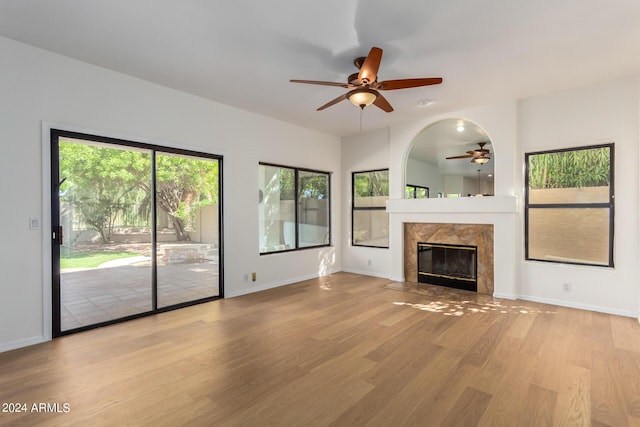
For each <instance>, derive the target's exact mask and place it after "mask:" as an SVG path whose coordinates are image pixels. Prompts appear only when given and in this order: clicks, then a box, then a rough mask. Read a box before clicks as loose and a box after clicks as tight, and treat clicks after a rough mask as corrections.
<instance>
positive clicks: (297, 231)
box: [258, 162, 333, 256]
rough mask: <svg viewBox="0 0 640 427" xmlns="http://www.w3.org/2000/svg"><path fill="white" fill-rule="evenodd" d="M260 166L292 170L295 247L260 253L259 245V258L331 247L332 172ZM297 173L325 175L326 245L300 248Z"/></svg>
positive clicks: (285, 166)
mask: <svg viewBox="0 0 640 427" xmlns="http://www.w3.org/2000/svg"><path fill="white" fill-rule="evenodd" d="M260 166H270V167H276V168H284V169H291V170H293V173H294V176H293V185H294V188H293V194H294V195H295V209H294V218H295V227H294V229H295V235H296V236H295V244H296V247H295V248H291V249H282V250H277V251H269V252H262V251H261V248H260V245H258V252H259V254H260V256H263V255H273V254H281V253H286V252H297V251H304V250H307V249H317V248H326V247H331V246H332V245H333V242H332V230H333V227H332V223H331V213H332V203H331V198H332V191H331V175H332V172H328V171H321V170H317V169H309V168H302V167H296V166H288V165H281V164H277V163H268V162H258V167H260ZM299 172H311V173H317V174H324V175H327V189H328V190H329V194H328V197H327V200H328V202H329V203H328V205H329V206H328V209H329V215H328V224H327V225H328V227H329V231H328V240H329V241H328V243H326V244H321V245H312V246H303V247H300V232H299V227H300V222H299V218H298V208H299V204H300V198H299V196H300V188H299V186H298V177H299Z"/></svg>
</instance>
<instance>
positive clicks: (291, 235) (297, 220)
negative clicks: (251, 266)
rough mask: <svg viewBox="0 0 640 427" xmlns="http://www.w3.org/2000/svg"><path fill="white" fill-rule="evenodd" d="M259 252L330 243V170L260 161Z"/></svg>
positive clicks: (264, 252) (291, 249) (295, 248)
mask: <svg viewBox="0 0 640 427" xmlns="http://www.w3.org/2000/svg"><path fill="white" fill-rule="evenodd" d="M258 184H259V191H258V201H259V205H258V206H259V208H258V209H259V218H260V223H259V228H260V254H268V253H275V252H285V251H293V250H297V249H304V248H313V247H319V246H329V245H330V243H331V240H330V237H331V221H330V212H331V199H330V188H331V180H330V176H329V173H328V172H319V171H313V170H306V169H299V168H292V167H287V166H279V165H271V164H266V163H261V164H260V165H259V183H258Z"/></svg>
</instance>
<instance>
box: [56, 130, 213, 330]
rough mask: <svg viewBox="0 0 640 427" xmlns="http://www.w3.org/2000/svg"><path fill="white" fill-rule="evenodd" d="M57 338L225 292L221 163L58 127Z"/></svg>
mask: <svg viewBox="0 0 640 427" xmlns="http://www.w3.org/2000/svg"><path fill="white" fill-rule="evenodd" d="M51 142H52V147H51V152H52V157H51V160H52V163H51V164H52V168H51V169H52V193H51V205H52V230H53V235H52V268H53V288H52V289H53V329H54V330H53V333H54V336H58V335H62V334H66V333H70V332H74V331H79V330H84V329H88V328H91V327H95V326H101V325H105V324H109V323H114V322H117V321H121V320H126V319H130V318H135V317H139V316H142V315H146V314H150V313H155V312H158V311H163V310H167V309H172V308H177V307H181V306H184V305H190V304H193V303H198V302H203V301H209V300H212V299H215V298H218V297H220V296H222V282H221V274H220V265H221V263H220V257H221V249H222V248H221V238H220V236H221V233H220V229H221V215H220V212H221V206H220V201H221V197H220V195H221V194H220V176H221V162H222V159H221V158H220V157H218V156H213V155H209V154H204V153H194V152H190V151H185V150H176V149H167V148H163V147H157V146H152V145H147V144H139V143H134V142H130V141H123V140H116V139H111V138H104V137H96V136H91V135H84V134H78V133H73V132H64V131H57V130H53V131H52V133H51Z"/></svg>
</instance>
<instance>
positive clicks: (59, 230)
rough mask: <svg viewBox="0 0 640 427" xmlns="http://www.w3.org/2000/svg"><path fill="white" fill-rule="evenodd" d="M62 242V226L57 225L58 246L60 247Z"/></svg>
mask: <svg viewBox="0 0 640 427" xmlns="http://www.w3.org/2000/svg"><path fill="white" fill-rule="evenodd" d="M62 243H63V240H62V226H61V225H59V226H58V244H59V245H61V246H62Z"/></svg>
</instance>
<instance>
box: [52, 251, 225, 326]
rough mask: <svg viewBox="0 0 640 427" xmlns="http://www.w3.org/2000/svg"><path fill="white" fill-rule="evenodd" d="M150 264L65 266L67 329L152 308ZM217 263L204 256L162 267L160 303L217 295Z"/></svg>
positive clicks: (63, 321)
mask: <svg viewBox="0 0 640 427" xmlns="http://www.w3.org/2000/svg"><path fill="white" fill-rule="evenodd" d="M148 264H149V263H148V262H147V263H138V264H133V265H120V266H113V267H106V268H94V269H88V270H80V271H66V272H65V271H63V272H62V274H61V286H60V287H61V296H60V300H61V310H60V312H61V313H60V316H61V327H62V330H63V331H67V330H70V329H75V328H79V327H82V326H87V325H92V324H95V323H100V322H106V321H109V320H114V319H118V318H121V317H125V316H130V315H133V314H139V313H144V312H147V311H150V310H151V267H150V265H148ZM218 271H219V270H218V262H217V260H203V261H201V262H193V263H176V264H166V265H159V266H158V307H159V308H161V307H167V306H170V305H174V304H179V303H182V302H187V301H192V300H196V299H200V298H207V297H212V296H218V294H219V292H218V291H219V288H218Z"/></svg>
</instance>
